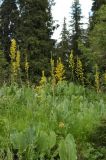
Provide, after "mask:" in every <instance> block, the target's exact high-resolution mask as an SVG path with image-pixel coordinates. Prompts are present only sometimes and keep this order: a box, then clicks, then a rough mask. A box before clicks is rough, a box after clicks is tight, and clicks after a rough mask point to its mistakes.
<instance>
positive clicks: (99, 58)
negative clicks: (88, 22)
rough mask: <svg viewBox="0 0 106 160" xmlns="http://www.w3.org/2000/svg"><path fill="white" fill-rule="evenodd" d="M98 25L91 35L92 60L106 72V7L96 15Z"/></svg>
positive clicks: (96, 24)
mask: <svg viewBox="0 0 106 160" xmlns="http://www.w3.org/2000/svg"><path fill="white" fill-rule="evenodd" d="M95 19H96V23H95V25H94V27H93V29H92V30H91V31H90V33H89V40H90V48H91V50H92V52H93V54H92V58H93V59H94V63H97V64H98V65H99V66H100V68H101V70H102V71H103V70H106V5H103V6H102V7H101V8H100V9H99V10H98V11H97V12H96V14H95Z"/></svg>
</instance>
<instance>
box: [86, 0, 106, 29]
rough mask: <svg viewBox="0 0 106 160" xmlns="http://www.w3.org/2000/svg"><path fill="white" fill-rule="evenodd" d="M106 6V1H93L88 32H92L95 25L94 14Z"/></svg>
mask: <svg viewBox="0 0 106 160" xmlns="http://www.w3.org/2000/svg"><path fill="white" fill-rule="evenodd" d="M105 4H106V0H93V3H92V8H91V10H92V13H93V14H92V16H91V17H90V27H89V30H92V29H93V28H94V26H95V24H96V12H97V11H98V10H99V9H100V8H101V6H102V5H105Z"/></svg>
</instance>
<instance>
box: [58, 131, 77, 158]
mask: <svg viewBox="0 0 106 160" xmlns="http://www.w3.org/2000/svg"><path fill="white" fill-rule="evenodd" d="M59 156H60V160H77V151H76V144H75V141H74V138H73V136H72V135H71V134H68V135H67V137H66V138H65V140H64V139H62V140H61V141H60V144H59Z"/></svg>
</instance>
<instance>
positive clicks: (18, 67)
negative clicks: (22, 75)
mask: <svg viewBox="0 0 106 160" xmlns="http://www.w3.org/2000/svg"><path fill="white" fill-rule="evenodd" d="M20 59H21V58H20V51H17V53H16V66H17V69H18V70H19V69H20Z"/></svg>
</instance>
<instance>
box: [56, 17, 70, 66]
mask: <svg viewBox="0 0 106 160" xmlns="http://www.w3.org/2000/svg"><path fill="white" fill-rule="evenodd" d="M60 35H61V40H60V42H59V43H58V45H57V56H58V57H61V59H62V62H64V65H65V63H66V61H67V59H68V56H69V53H70V34H69V31H68V29H67V24H66V18H65V17H64V22H63V28H62V31H61V34H60Z"/></svg>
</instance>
